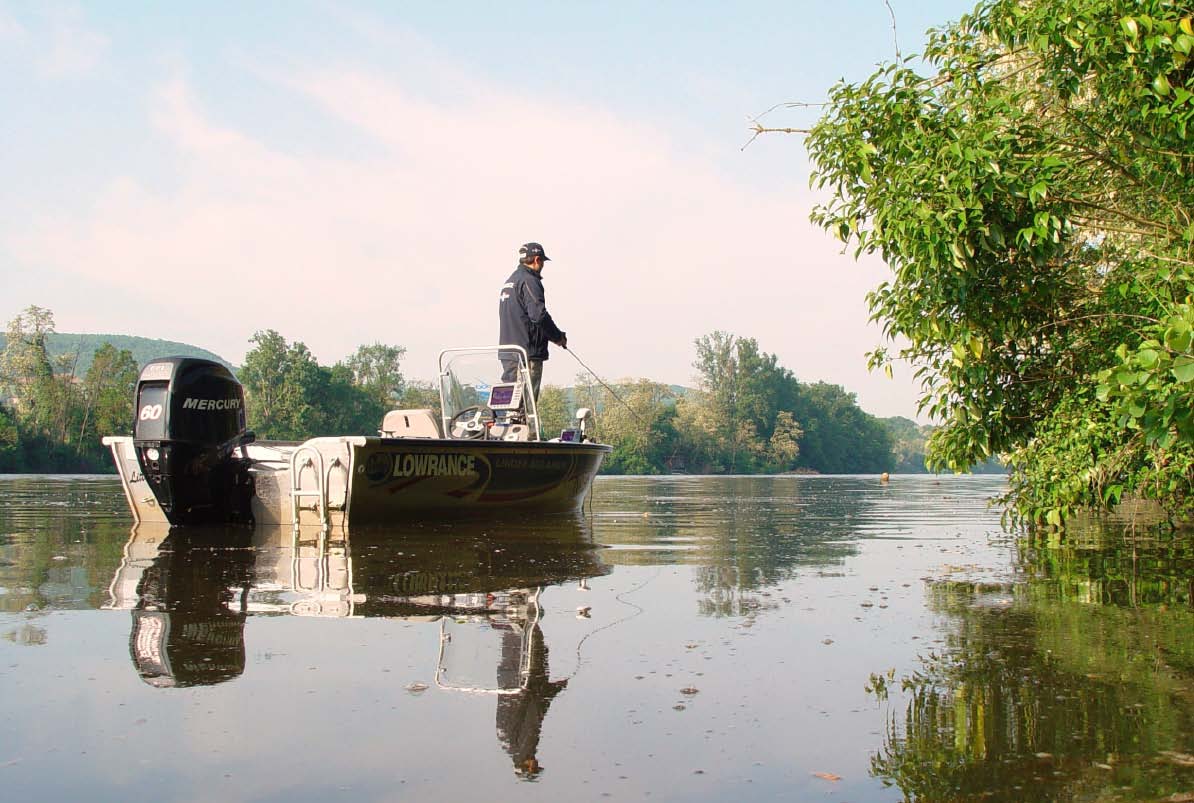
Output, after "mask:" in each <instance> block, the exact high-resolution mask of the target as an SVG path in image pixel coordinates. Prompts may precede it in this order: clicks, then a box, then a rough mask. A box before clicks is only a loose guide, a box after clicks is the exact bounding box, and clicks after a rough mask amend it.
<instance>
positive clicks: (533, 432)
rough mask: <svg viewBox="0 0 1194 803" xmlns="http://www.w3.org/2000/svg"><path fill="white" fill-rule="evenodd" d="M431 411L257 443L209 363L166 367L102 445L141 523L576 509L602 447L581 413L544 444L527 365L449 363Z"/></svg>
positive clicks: (484, 353)
mask: <svg viewBox="0 0 1194 803" xmlns="http://www.w3.org/2000/svg"><path fill="white" fill-rule="evenodd" d="M439 384H440V387H439V392H440V410H439V411H438V412H437V411H433V410H431V409H407V410H391V411H390V412H388V413H387V414H386V415H385V417H384V419H383V421H382V422H381V427H380V429H379V430H378V432H377V434H376V435H343V436H334V437H317V438H311V439H310V440H307V441H302V442H297V441H296V442H282V441H259V440H257V439H256V437H255V436H254V434H253V433H252V432H249V431H247V429H246V426H245V421H246V419H245V394H244V389H243V388H242V387H241V385H240V383H239V382H237V380H236V379H235V377H234V376H233V375H232V372H231V371H229V370H228V369H227V368H226V367H224V366H223V365H221V364H219V363H215V362H211V361H209V360H201V359H196V358H191V357H167V358H163V359H159V360H154V361H153V362H150V363H148V364H147V365H146V366H145V367H144V369H142V371H141V376H140V379H139V380H138V382H137V389H136V396H135V400H136V401H135V404H136V406H135V410H136V421H135V422H134V427H133V436H132V437H105V438H104V444H105V445H107V446H108V447H109V448H110V449H111V451H112V457H113V459H114V460H115V462H116V468H117V471H118V473H119V474H120V480H121V483H122V484H123V486H124V491H125V496H126V497H127V499H128V502H129V507H130V509H131V511H132V514H133V517H134V518H135V519H136V521H138V522H146V523H150V522H158V523H168V524H175V525H179V524H223V523H237V522H246V523H248V522H254V523H257V524H267V525H278V524H283V525H285V524H290V525H294V526H295V527H298V526H300V525H306V524H318V525H320V526H322V527H324V528H329V527H332V526H337V525H340V526H347V525H349V524H353V525H368V524H380V523H386V522H389V521H391V520H395V519H401V518H404V517H406V518H409V517H412V516H414V517H420V516H440V515H446V514H460V513H476V512H486V511H499V510H516V511H517V510H523V511H527V512H533V513H559V512H567V511H574V510H577V509H579V508H580V506H581V505H582V504H583V502H584V500H585V497H586V496H587V495H588V493H589V490H590V488H591V486H592V483H593V477H594V476H595V475H596V474H597V470H598V469H599V468H600V466H601V462H602V460H603V459H604V458H605V455H607V454H608V453H609V452H610V451H611V447H609V446H606V445H602V444H599V443H595V442H593V441H592V440H591V439H590V438H589V437H588V433H587V431H586V430H587V427H588V425H589V422H590V420H591V413H590V411H589V410H587V409H580V410H577V414H576V418H575V421H574V426H571V427H569V428H567V429H564V430H562V431H561V432H559V433H554V436H553V437H548V438H544V436H543V435H544V433H542V431H541V428H540V420H539V412H538V408H537V406H536V404H535V398H534V394H533V393H532V391H531V379H530V371H529V370H528V361H527V355H526V352H525V351H524V350H523V349H522V348H520V347H518V346H485V347H476V348H461V349H448V350H445V351H443V352H441V353H440V357H439Z"/></svg>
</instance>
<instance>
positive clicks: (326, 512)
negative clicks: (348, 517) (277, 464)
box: [290, 444, 350, 533]
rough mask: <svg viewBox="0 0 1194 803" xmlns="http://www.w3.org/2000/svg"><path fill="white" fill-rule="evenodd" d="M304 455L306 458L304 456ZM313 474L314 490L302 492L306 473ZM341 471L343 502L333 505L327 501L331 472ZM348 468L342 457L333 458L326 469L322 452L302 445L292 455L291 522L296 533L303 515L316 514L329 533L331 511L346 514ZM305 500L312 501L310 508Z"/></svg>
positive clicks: (305, 489)
mask: <svg viewBox="0 0 1194 803" xmlns="http://www.w3.org/2000/svg"><path fill="white" fill-rule="evenodd" d="M304 455H305V456H304ZM307 469H311V470H312V475H313V476H314V478H315V487H314V488H303V472H304V471H305V470H307ZM337 469H339V470H340V471H342V472H344V500H343V501H342V502H341V503H339V504H333V503H331V502H330V500H329V499H328V486H329V485H330V484H331V479H332V472H333V471H336V470H337ZM349 479H350V478H349V474H348V466H347V464H346V463H345V462H344V461H343V460H341V459H340V458H339V457H333V458H332V461H331V462H330V463H328V464H327V466H326V467H325V465H324V460H323V452H321V451H320V450H319V449H317V448H315V447H314V446H308V445H307V444H303V445H302V446H300V447H298V448H297V449H295V450H294V452H293V453H291V455H290V507H291V518H292V520H293V521H294V529H295V532H298V529H299V525H300V524H302V511H304V510H313V511H315V514H316V515H317V516H318V517H319V525H320V527H322V529H323V531H324V532H325V533H326V532H327V531H328V530H329V529H330V528H331V526H332V511H333V510H343V509H344V507H345V505H346V504H347V502H348V482H349ZM304 499H313V500H314V501H313V502H312V503H311V504H309V505H304V504H303V500H304Z"/></svg>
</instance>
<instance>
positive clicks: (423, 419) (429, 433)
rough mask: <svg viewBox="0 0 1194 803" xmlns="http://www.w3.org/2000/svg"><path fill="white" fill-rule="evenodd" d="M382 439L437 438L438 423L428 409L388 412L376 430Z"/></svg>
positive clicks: (438, 432) (438, 434)
mask: <svg viewBox="0 0 1194 803" xmlns="http://www.w3.org/2000/svg"><path fill="white" fill-rule="evenodd" d="M378 434H380V435H381V436H382V437H383V438H439V437H442V436H441V435H440V431H439V421H437V420H436V418H435V413H433V412H432V411H431V410H428V409H421V410H390V412H388V413H386V417H385V418H383V419H382V421H381V429H380V430H378Z"/></svg>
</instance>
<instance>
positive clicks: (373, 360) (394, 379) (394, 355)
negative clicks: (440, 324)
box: [344, 343, 406, 410]
mask: <svg viewBox="0 0 1194 803" xmlns="http://www.w3.org/2000/svg"><path fill="white" fill-rule="evenodd" d="M405 355H406V349H404V348H402V347H401V346H387V345H383V344H382V343H373V344H371V345H368V346H361V347H360V348H358V349H357V350H356V352H355V353H354V354H353V355H352V356H351V357H349V358H348V359H347V360H345V363H344V364H345V365H346V366H347V367H348V369H349V370H350V371H351V372H352V384H355V385H356V386H357V387H360V388H363V389H364V390H365V391H367V392H368V393H369V394H370V395H372V396H373V397H374V398H376V399H377V400H378V402H379V403H380V404H381V406H382V407H383V408H385V409H386V410H389V409H390V408H391V407H393V406H394V402H396V401H397V400H398V399H399V398H401V397H402V391H403V390H404V388H405V386H406V381H405V380H404V379H403V377H402V368H401V366H400V363H401V362H402V358H403V356H405Z"/></svg>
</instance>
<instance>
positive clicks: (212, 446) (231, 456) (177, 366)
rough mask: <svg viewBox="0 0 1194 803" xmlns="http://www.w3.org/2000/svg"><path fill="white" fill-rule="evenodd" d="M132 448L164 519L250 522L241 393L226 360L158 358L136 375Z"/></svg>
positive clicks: (173, 521) (249, 435) (250, 492)
mask: <svg viewBox="0 0 1194 803" xmlns="http://www.w3.org/2000/svg"><path fill="white" fill-rule="evenodd" d="M135 401H136V405H135V408H134V409H135V414H136V420H135V421H134V422H133V447H134V450H135V451H136V454H137V462H138V463H139V464H140V467H141V473H142V474H143V475H144V476H145V479H146V482H147V483H148V484H149V487H150V488H151V489H152V490H153V494H154V497H155V498H156V499H157V502H158V505H159V507H161V509H162V512H163V513H165V514H166V518H167V520H168V521H169V522H170V523H171V524H213V523H227V522H241V521H244V522H249V521H251V520H252V514H251V507H250V500H251V499H252V495H253V482H252V477H251V475H250V474H249V470H248V469H249V460H248V458H247V456H246V455H245V454H244V450H243V448H242V447H243V446H244V444H246V443H248V442H250V441H252V440H253V434H252V433H250V432H248V431H247V430H246V428H245V392H244V388H243V387H241V384H240V383H239V382H237V381H236V377H234V376H233V375H232V372H231V371H229V370H228V369H227V368H226V367H225V366H223V365H221V364H220V363H218V362H213V361H211V360H204V359H199V358H196V357H165V358H162V359H157V360H154V361H152V362H150V363H149V364H147V365H146V366H145V368H144V369H142V371H141V377H140V379H138V381H137V392H136V399H135Z"/></svg>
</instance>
